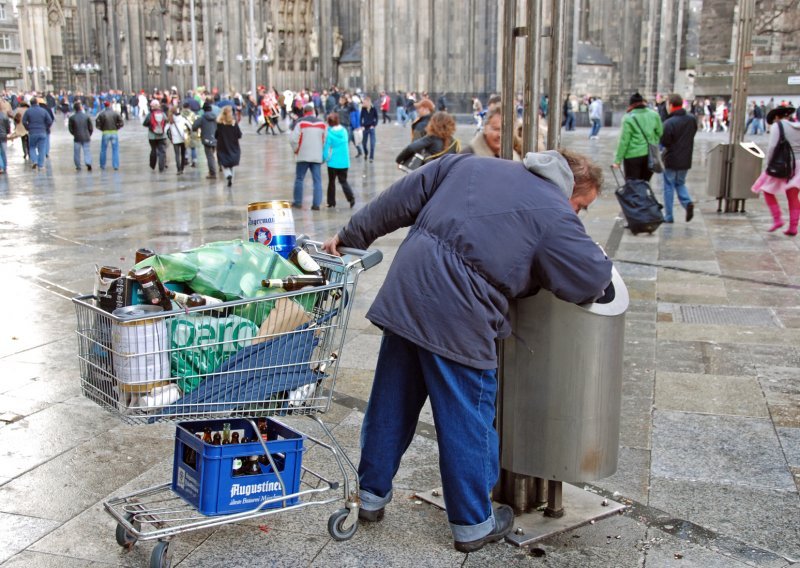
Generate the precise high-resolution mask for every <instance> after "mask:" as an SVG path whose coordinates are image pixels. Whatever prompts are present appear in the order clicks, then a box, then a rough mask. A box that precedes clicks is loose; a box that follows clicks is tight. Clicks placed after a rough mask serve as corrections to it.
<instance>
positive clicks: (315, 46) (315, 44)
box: [308, 28, 319, 59]
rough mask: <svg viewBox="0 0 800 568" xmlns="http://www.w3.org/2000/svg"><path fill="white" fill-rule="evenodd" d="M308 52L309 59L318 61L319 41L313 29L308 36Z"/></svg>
mask: <svg viewBox="0 0 800 568" xmlns="http://www.w3.org/2000/svg"><path fill="white" fill-rule="evenodd" d="M308 52H309V54H310V55H311V59H319V39H318V38H317V30H316V29H313V28H312V30H311V34H310V35H309V36H308Z"/></svg>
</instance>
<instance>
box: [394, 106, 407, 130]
mask: <svg viewBox="0 0 800 568" xmlns="http://www.w3.org/2000/svg"><path fill="white" fill-rule="evenodd" d="M396 112H397V122H399V123H400V124H402V125H403V126H405V125H406V120H408V116H407V115H406V109H404V108H403V107H397V111H396Z"/></svg>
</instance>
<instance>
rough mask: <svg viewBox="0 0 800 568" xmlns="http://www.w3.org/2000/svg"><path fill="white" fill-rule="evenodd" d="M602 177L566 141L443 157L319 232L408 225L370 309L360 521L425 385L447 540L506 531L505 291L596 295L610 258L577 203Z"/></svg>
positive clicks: (592, 194) (379, 503)
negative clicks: (498, 500) (500, 348)
mask: <svg viewBox="0 0 800 568" xmlns="http://www.w3.org/2000/svg"><path fill="white" fill-rule="evenodd" d="M601 184H602V173H601V170H600V169H599V168H598V167H597V166H595V165H593V164H592V163H591V162H590V161H589V160H588V158H585V157H583V156H581V155H578V154H574V153H571V152H568V151H566V150H560V151H558V152H555V151H549V152H541V153H536V154H534V153H529V154H528V155H527V156H526V157H525V160H524V161H523V163H519V162H512V161H506V160H498V159H496V158H482V157H477V156H472V155H454V156H444V157H442V158H440V159H438V160H436V161H434V162H432V163H431V164H429V165H426V166H423V167H422V168H419V169H418V170H417V171H415V172H413V173H411V174H409V175H408V176H406V177H404V178H402V179H401V180H399V181H397V182H396V183H395V184H394V185H392V186H391V187H389V188H388V189H387V190H386V191H384V192H383V193H382V194H381V195H379V196H378V197H376V198H375V199H374V200H372V201H371V202H370V203H369V204H368V205H367V206H366V207H364V208H363V209H361V210H360V211H359V212H358V213H356V214H355V215H353V217H352V218H351V219H350V221H349V222H348V224H347V226H346V227H345V228H343V229H342V230H341V231H339V233H338V234H337V235H335V236H334V237H331V238H330V239H328V240H327V241H326V242H325V244H324V248H325V250H327V251H328V252H330V253H331V254H338V253H337V247H339V246H348V247H357V248H362V249H366V248H367V247H369V246H370V245H371V244H372V242H373V241H375V239H377V238H378V237H380V236H382V235H385V234H388V233H391V232H392V231H394V230H396V229H399V228H400V227H409V226H410V227H411V229H410V230H409V232H408V236H407V237H406V239H405V240H404V241H403V243H402V245H401V246H400V247H399V249H398V251H397V254H396V256H395V259H394V261H393V262H392V266H391V268H390V269H389V273H388V274H387V276H386V280H385V282H384V284H383V286H382V287H381V289H380V291H379V292H378V295H377V297H376V298H375V302H374V303H373V304H372V307H371V308H370V310H369V312H368V313H367V319H369V320H370V321H371V322H372V323H374V324H375V325H377V326H378V327H380V328H381V329H382V330H383V339H382V343H381V347H380V354H379V357H378V363H377V368H376V369H375V379H374V382H373V385H372V393H371V395H370V398H369V404H368V406H367V410H366V415H365V417H364V423H363V427H362V432H361V462H360V464H359V467H358V474H359V481H360V486H361V487H360V498H361V509H360V510H359V518H360V519H361V520H362V521H380V520H381V519H382V518H383V516H384V508H385V507H386V505H387V504H388V503H389V502H390V501H391V500H392V479H393V478H394V476H395V474H396V473H397V470H398V468H399V466H400V459H401V458H402V456H403V454H404V453H405V451H406V449H407V448H408V446H409V444H410V443H411V440H412V438H413V436H414V430H415V428H416V425H417V420H418V417H419V413H420V410H421V409H422V405H423V404H424V402H425V399H426V398H428V397H430V399H431V407H432V409H433V418H434V422H435V425H436V434H437V439H438V444H439V468H440V472H441V476H442V485H443V489H444V500H445V505H446V508H447V517H448V520H449V522H450V528H451V530H452V532H453V537H454V539H455V548H456V550H459V551H461V552H474V551H476V550H479V549H481V548H482V547H483V546H484V545H485V544H487V543H490V542H496V541H499V540H501V539H502V538H503V537H504V536H505V535H506V534H508V532H509V531H510V530H511V527H512V524H513V512H512V509H511V508H510V507H508V506H507V505H500V506H499V507H497V508H495V509H494V510H493V509H492V504H491V500H490V497H489V495H490V492H491V490H492V487H493V486H494V485H495V483H496V482H497V478H498V475H499V463H498V454H499V448H498V436H497V432H496V431H495V429H494V424H493V423H494V417H495V395H496V392H497V353H496V340H498V339H503V338H505V337H508V336H509V334H510V333H511V326H510V323H509V320H508V304H509V300H511V299H513V298H522V297H525V296H531V295H533V294H536V292H538V291H539V290H540V289H542V288H544V289H546V290H550V291H551V292H553V293H554V294H555V295H556V296H557V297H559V298H560V299H562V300H564V301H567V302H573V303H583V302H591V301H593V300H595V299H597V298H599V297H601V296H602V295H603V292H604V290H605V288H606V287H607V286H608V284H609V283H610V282H611V261H610V260H608V258H606V256H605V254H604V253H603V251H602V250H601V249H600V247H598V246H597V245H596V244H595V243H594V242H593V241H592V239H591V238H589V236H588V235H587V234H586V231H585V229H584V227H583V225H582V223H581V222H580V220H579V219H578V215H577V213H578V212H579V211H581V210H585V209H586V208H587V207H588V206H589V204H591V203H592V202H593V201H594V200H595V198H596V197H597V195H598V192H599V191H600V187H601ZM575 348H576V349H580V346H579V345H576V346H575Z"/></svg>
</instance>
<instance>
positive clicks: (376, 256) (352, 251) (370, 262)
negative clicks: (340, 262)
mask: <svg viewBox="0 0 800 568" xmlns="http://www.w3.org/2000/svg"><path fill="white" fill-rule="evenodd" d="M296 242H297V244H298V245H300V246H304V245H306V244H310V245H314V246H315V247H317V248H318V249H322V243H321V242H319V241H315V240H312V239H311V238H309V237H308V235H298V237H297V239H296ZM338 250H339V252H340V253H341V254H349V255H351V256H355V257H358V258H359V259H360V260H361V265H362V266H363V267H364V270H369V269H370V268H372V267H373V266H377V265H378V264H380V263H381V261H382V260H383V253H382V252H381V251H379V250H378V249H371V250H361V249H357V248H350V247H339V249H338Z"/></svg>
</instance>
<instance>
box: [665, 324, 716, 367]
mask: <svg viewBox="0 0 800 568" xmlns="http://www.w3.org/2000/svg"><path fill="white" fill-rule="evenodd" d="M659 325H661V324H659ZM656 369H657V371H658V372H659V373H661V372H672V373H696V374H701V373H704V372H705V363H704V361H703V343H702V342H699V341H663V340H659V342H658V348H657V351H656Z"/></svg>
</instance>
